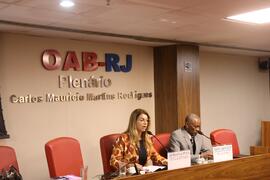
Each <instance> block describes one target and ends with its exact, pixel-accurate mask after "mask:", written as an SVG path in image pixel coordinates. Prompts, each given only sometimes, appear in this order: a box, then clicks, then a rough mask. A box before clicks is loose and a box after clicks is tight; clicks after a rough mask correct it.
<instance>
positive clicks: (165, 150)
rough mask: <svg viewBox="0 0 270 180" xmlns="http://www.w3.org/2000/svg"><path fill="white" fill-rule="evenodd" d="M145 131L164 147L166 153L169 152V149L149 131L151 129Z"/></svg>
mask: <svg viewBox="0 0 270 180" xmlns="http://www.w3.org/2000/svg"><path fill="white" fill-rule="evenodd" d="M147 133H148V134H149V135H151V136H153V137H154V138H155V139H156V140H157V141H158V143H159V144H160V145H161V146H162V148H164V149H165V151H166V153H168V152H169V150H168V149H167V148H166V147H165V146H164V145H163V144H162V142H161V141H160V140H159V139H158V138H157V137H156V136H155V135H154V134H153V133H152V132H151V131H147Z"/></svg>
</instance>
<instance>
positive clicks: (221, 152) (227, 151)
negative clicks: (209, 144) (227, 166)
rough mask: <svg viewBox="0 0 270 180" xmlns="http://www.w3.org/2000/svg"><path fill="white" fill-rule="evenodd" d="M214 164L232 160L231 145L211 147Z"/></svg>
mask: <svg viewBox="0 0 270 180" xmlns="http://www.w3.org/2000/svg"><path fill="white" fill-rule="evenodd" d="M213 157H214V162H221V161H228V160H232V159H233V152H232V145H223V146H215V147H213Z"/></svg>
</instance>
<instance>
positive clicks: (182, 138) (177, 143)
mask: <svg viewBox="0 0 270 180" xmlns="http://www.w3.org/2000/svg"><path fill="white" fill-rule="evenodd" d="M200 128H201V119H200V117H199V116H197V115H196V114H189V115H187V116H186V118H185V125H184V127H182V128H180V129H177V130H175V131H174V132H172V135H171V137H170V142H169V150H170V151H171V152H177V151H181V150H188V149H189V150H190V153H191V162H193V163H194V162H196V160H197V159H198V158H199V155H200V156H201V157H204V158H210V157H212V152H211V151H210V148H209V147H208V146H207V144H206V143H205V141H204V137H203V136H202V135H201V134H198V131H200Z"/></svg>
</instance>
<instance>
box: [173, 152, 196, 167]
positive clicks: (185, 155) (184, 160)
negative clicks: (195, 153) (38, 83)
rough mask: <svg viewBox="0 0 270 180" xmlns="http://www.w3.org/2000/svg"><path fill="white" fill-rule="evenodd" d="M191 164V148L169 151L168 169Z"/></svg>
mask: <svg viewBox="0 0 270 180" xmlns="http://www.w3.org/2000/svg"><path fill="white" fill-rule="evenodd" d="M190 166H191V158H190V150H185V151H179V152H169V153H168V170H171V169H178V168H184V167H190Z"/></svg>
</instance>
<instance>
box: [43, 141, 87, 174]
mask: <svg viewBox="0 0 270 180" xmlns="http://www.w3.org/2000/svg"><path fill="white" fill-rule="evenodd" d="M45 153H46V157H47V162H48V167H49V172H50V177H51V178H53V177H57V176H64V175H68V174H70V175H71V174H72V175H75V176H80V170H81V168H82V167H83V158H82V153H81V148H80V143H79V141H78V140H76V139H74V138H71V137H59V138H56V139H53V140H51V141H49V142H47V143H46V144H45Z"/></svg>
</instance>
